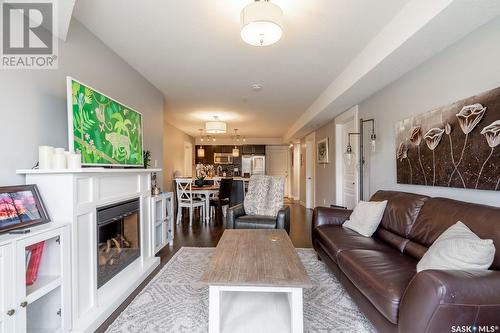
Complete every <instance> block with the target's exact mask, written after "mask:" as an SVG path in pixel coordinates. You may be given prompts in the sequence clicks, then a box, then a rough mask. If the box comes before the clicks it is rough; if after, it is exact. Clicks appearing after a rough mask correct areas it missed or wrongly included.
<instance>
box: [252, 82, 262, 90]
mask: <svg viewBox="0 0 500 333" xmlns="http://www.w3.org/2000/svg"><path fill="white" fill-rule="evenodd" d="M252 90H253V91H260V90H262V84H260V83H255V84H252Z"/></svg>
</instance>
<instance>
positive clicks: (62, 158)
mask: <svg viewBox="0 0 500 333" xmlns="http://www.w3.org/2000/svg"><path fill="white" fill-rule="evenodd" d="M52 169H66V155H64V154H54V155H52Z"/></svg>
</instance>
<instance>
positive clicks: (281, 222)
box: [276, 206, 290, 234]
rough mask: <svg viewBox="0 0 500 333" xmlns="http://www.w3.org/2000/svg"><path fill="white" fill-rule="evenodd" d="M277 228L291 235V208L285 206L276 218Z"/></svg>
mask: <svg viewBox="0 0 500 333" xmlns="http://www.w3.org/2000/svg"><path fill="white" fill-rule="evenodd" d="M276 227H277V228H278V229H285V230H286V232H287V233H288V234H290V207H289V206H283V208H281V209H280V210H279V212H278V216H277V217H276Z"/></svg>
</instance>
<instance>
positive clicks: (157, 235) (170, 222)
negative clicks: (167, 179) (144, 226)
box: [151, 192, 174, 254]
mask: <svg viewBox="0 0 500 333" xmlns="http://www.w3.org/2000/svg"><path fill="white" fill-rule="evenodd" d="M172 198H173V193H172V192H168V193H161V194H160V195H157V196H154V197H152V198H151V217H152V218H151V221H152V223H153V227H152V228H151V230H152V232H153V234H152V236H151V238H152V239H153V242H152V245H153V253H154V254H156V253H158V251H160V250H161V249H162V248H164V247H165V246H166V245H167V244H169V243H170V244H172V242H173V240H174V218H173V216H174V214H173V212H174V203H173V200H172Z"/></svg>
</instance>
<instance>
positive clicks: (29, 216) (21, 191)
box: [0, 185, 50, 233]
mask: <svg viewBox="0 0 500 333" xmlns="http://www.w3.org/2000/svg"><path fill="white" fill-rule="evenodd" d="M49 221H50V219H49V215H48V214H47V211H46V210H45V206H44V205H43V202H42V199H41V198H40V194H39V192H38V188H37V187H36V185H20V186H6V187H0V233H3V232H6V231H9V230H12V229H19V228H25V227H28V226H32V225H35V224H41V223H46V222H49Z"/></svg>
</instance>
